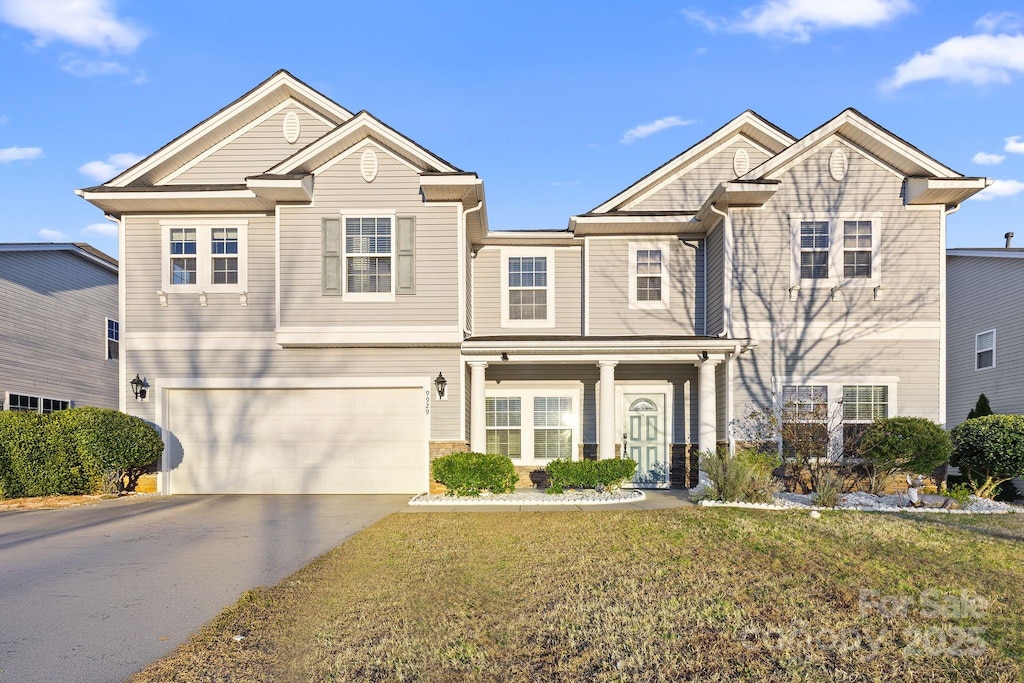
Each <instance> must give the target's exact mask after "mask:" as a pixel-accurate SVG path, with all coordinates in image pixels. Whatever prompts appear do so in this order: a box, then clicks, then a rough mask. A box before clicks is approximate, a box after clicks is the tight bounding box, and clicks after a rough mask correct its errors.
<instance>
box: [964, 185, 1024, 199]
mask: <svg viewBox="0 0 1024 683" xmlns="http://www.w3.org/2000/svg"><path fill="white" fill-rule="evenodd" d="M1021 192H1024V183H1022V182H1020V181H1019V180H993V181H992V184H991V185H989V186H988V187H986V188H985V189H984V190H982V191H981V192H979V193H978V194H976V195H974V196H975V198H976V199H995V198H996V197H1012V196H1013V195H1016V194H1020V193H1021Z"/></svg>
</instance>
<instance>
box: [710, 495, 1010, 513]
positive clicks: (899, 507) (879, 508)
mask: <svg viewBox="0 0 1024 683" xmlns="http://www.w3.org/2000/svg"><path fill="white" fill-rule="evenodd" d="M699 505H703V506H705V507H740V508H754V509H759V510H860V511H862V512H943V513H948V514H960V515H977V514H982V515H1004V514H1009V513H1014V512H1016V513H1024V508H1022V507H1020V506H1018V505H1011V504H1009V503H1003V502H1001V501H997V500H988V499H986V498H978V497H977V496H971V502H970V503H968V505H967V509H966V510H944V509H942V508H915V507H912V506H910V502H909V501H908V500H907V497H906V496H905V495H899V494H889V495H884V496H875V495H872V494H870V493H860V492H856V493H844V494H843V496H842V498H841V499H840V503H839V505H838V506H837V507H834V508H823V507H818V506H817V505H815V504H814V501H813V500H812V499H811V496H809V495H806V494H803V493H777V494H775V498H774V501H773V502H772V503H741V502H723V501H720V500H702V501H700V503H699Z"/></svg>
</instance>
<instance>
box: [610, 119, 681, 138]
mask: <svg viewBox="0 0 1024 683" xmlns="http://www.w3.org/2000/svg"><path fill="white" fill-rule="evenodd" d="M691 123H693V121H691V120H688V119H682V118H680V117H678V116H666V117H665V118H663V119H658V120H657V121H651V122H650V123H644V124H641V125H639V126H637V127H636V128H630V129H629V130H627V131H626V133H625V135H623V136H622V139H621V140H619V142H621V143H622V144H624V145H628V144H630V143H632V142H635V141H636V140H640V139H643V138H645V137H647V136H649V135H654V134H655V133H660V132H661V131H663V130H666V129H667V128H675V127H676V126H688V125H690V124H691Z"/></svg>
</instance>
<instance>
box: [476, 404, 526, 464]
mask: <svg viewBox="0 0 1024 683" xmlns="http://www.w3.org/2000/svg"><path fill="white" fill-rule="evenodd" d="M485 409H486V413H487V452H488V453H491V454H495V455H505V456H508V457H509V458H513V459H519V458H520V457H522V453H523V445H522V442H523V437H522V424H523V412H522V411H523V401H522V399H521V398H519V397H518V396H501V397H494V398H488V399H487V400H486V401H485Z"/></svg>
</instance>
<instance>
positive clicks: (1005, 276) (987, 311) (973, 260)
mask: <svg viewBox="0 0 1024 683" xmlns="http://www.w3.org/2000/svg"><path fill="white" fill-rule="evenodd" d="M1012 237H1013V233H1008V234H1007V246H1006V248H1004V249H993V248H974V249H947V250H946V289H947V292H948V301H949V306H948V308H949V310H948V318H947V320H948V322H947V328H948V333H947V339H948V340H949V344H948V348H947V351H946V367H947V371H946V381H947V383H948V387H949V416H948V418H949V423H948V424H947V426H948V427H955V426H956V425H958V424H959V423H961V422H963V421H964V420H966V419H967V414H968V413H969V412H970V411H971V409H972V408H974V405H975V403H977V401H978V396H979V395H981V394H985V396H986V398H988V400H989V404H990V405H991V407H992V412H994V413H1008V414H1024V249H1021V248H1013V247H1011V246H1010V244H1011V242H1010V240H1011V238H1012Z"/></svg>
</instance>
